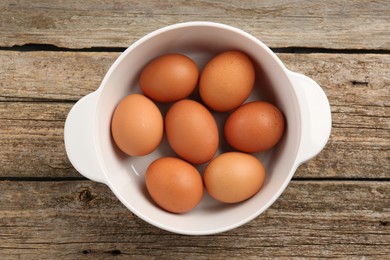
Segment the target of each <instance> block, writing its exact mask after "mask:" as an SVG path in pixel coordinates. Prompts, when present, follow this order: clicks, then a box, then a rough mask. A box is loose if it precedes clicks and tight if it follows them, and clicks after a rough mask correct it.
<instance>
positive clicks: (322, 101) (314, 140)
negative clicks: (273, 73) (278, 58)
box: [288, 71, 332, 164]
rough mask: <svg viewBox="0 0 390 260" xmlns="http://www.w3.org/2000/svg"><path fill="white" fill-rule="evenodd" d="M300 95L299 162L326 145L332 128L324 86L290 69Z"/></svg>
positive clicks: (302, 161) (290, 75) (296, 91)
mask: <svg viewBox="0 0 390 260" xmlns="http://www.w3.org/2000/svg"><path fill="white" fill-rule="evenodd" d="M288 75H289V78H290V80H291V82H292V83H293V87H294V89H295V93H296V94H297V97H298V101H299V102H298V103H299V109H300V112H301V117H302V118H301V122H302V123H301V129H302V131H301V142H300V147H299V151H298V156H297V162H298V164H302V163H304V162H305V161H307V160H309V159H311V158H313V157H314V156H316V155H317V154H319V153H320V151H321V150H322V149H323V148H324V147H325V145H326V143H327V141H328V139H329V136H330V132H331V128H332V118H331V110H330V105H329V101H328V98H327V97H326V95H325V92H324V91H323V90H322V88H321V87H320V86H319V85H318V84H317V83H316V82H315V81H314V80H312V79H311V78H309V77H307V76H305V75H302V74H299V73H295V72H291V71H289V73H288Z"/></svg>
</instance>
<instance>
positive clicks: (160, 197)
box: [145, 157, 203, 213]
mask: <svg viewBox="0 0 390 260" xmlns="http://www.w3.org/2000/svg"><path fill="white" fill-rule="evenodd" d="M145 181H146V188H147V190H148V192H149V194H150V196H151V197H152V199H153V200H154V201H155V202H156V203H157V204H158V205H159V206H160V207H161V208H163V209H165V210H167V211H170V212H174V213H184V212H187V211H190V210H192V209H193V208H195V207H196V206H197V205H198V203H199V202H200V200H201V199H202V196H203V182H202V177H201V176H200V174H199V172H198V171H197V169H196V168H195V167H194V166H192V165H191V164H189V163H188V162H186V161H183V160H181V159H178V158H173V157H163V158H160V159H157V160H155V161H154V162H152V163H151V164H150V165H149V167H148V169H147V171H146V176H145Z"/></svg>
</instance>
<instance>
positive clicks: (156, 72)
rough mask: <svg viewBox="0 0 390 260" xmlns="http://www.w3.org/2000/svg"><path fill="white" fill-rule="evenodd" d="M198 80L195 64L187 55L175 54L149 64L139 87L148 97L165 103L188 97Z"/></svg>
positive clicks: (159, 58) (143, 72) (166, 55)
mask: <svg viewBox="0 0 390 260" xmlns="http://www.w3.org/2000/svg"><path fill="white" fill-rule="evenodd" d="M198 78H199V69H198V67H197V65H196V64H195V62H194V61H193V60H192V59H190V58H189V57H187V56H185V55H182V54H178V53H173V54H165V55H162V56H159V57H157V58H155V59H153V60H152V61H151V62H149V63H148V64H147V65H146V66H145V67H144V69H143V70H142V72H141V76H140V80H139V85H140V87H141V90H142V92H143V93H144V94H145V95H146V96H148V97H149V98H151V99H153V100H155V101H159V102H164V103H165V102H172V101H177V100H180V99H183V98H186V97H188V96H189V95H190V94H191V93H192V92H193V91H194V89H195V87H196V84H197V83H198Z"/></svg>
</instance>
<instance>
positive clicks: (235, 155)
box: [203, 152, 266, 203]
mask: <svg viewBox="0 0 390 260" xmlns="http://www.w3.org/2000/svg"><path fill="white" fill-rule="evenodd" d="M265 177H266V173H265V169H264V166H263V164H262V163H261V162H260V161H259V160H258V159H257V158H256V157H254V156H253V155H250V154H247V153H241V152H228V153H223V154H221V155H219V156H217V157H216V158H214V159H213V160H212V161H211V162H210V163H209V165H207V167H206V169H205V171H204V176H203V178H204V184H205V187H206V190H207V192H208V193H209V194H210V196H211V197H213V198H214V199H216V200H218V201H221V202H225V203H237V202H241V201H244V200H247V199H249V198H250V197H252V196H253V195H255V194H256V193H257V192H258V191H259V190H260V188H261V187H262V186H263V183H264V180H265Z"/></svg>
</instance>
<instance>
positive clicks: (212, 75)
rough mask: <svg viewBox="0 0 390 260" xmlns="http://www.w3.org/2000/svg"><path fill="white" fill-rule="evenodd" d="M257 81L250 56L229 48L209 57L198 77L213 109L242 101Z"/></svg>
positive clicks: (228, 107)
mask: <svg viewBox="0 0 390 260" xmlns="http://www.w3.org/2000/svg"><path fill="white" fill-rule="evenodd" d="M254 82H255V69H254V66H253V63H252V61H251V59H250V58H249V57H248V56H247V55H246V54H244V53H242V52H239V51H227V52H224V53H222V54H219V55H218V56H216V57H214V58H213V59H212V60H210V61H209V62H208V63H207V64H206V67H205V68H204V69H203V71H202V74H201V76H200V80H199V93H200V96H201V98H202V100H203V102H204V103H205V104H206V105H207V106H208V107H209V108H211V109H213V110H215V111H219V112H226V111H229V110H231V109H234V108H236V107H238V106H239V105H241V104H242V103H243V102H244V101H245V100H246V99H247V98H248V97H249V95H250V93H251V91H252V89H253V85H254Z"/></svg>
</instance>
